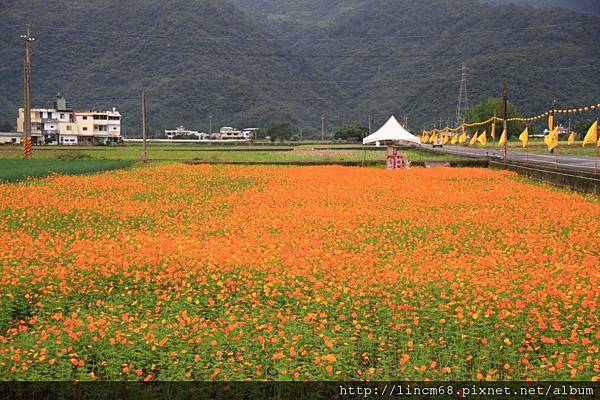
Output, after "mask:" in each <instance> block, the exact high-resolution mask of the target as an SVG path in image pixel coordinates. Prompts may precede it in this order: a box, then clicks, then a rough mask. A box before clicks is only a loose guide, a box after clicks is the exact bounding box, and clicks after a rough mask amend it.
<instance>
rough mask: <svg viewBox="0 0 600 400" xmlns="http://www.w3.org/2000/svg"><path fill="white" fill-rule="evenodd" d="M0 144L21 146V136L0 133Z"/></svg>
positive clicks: (14, 133)
mask: <svg viewBox="0 0 600 400" xmlns="http://www.w3.org/2000/svg"><path fill="white" fill-rule="evenodd" d="M0 144H21V134H20V133H17V132H0Z"/></svg>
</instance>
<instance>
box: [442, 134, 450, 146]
mask: <svg viewBox="0 0 600 400" xmlns="http://www.w3.org/2000/svg"><path fill="white" fill-rule="evenodd" d="M449 140H450V138H448V133H447V132H446V134H445V135H444V138H443V139H442V144H443V145H446V144H448V141H449Z"/></svg>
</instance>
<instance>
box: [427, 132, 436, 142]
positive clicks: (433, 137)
mask: <svg viewBox="0 0 600 400" xmlns="http://www.w3.org/2000/svg"><path fill="white" fill-rule="evenodd" d="M437 138H438V133H437V131H433V135H431V137H430V138H429V143H435V142H437Z"/></svg>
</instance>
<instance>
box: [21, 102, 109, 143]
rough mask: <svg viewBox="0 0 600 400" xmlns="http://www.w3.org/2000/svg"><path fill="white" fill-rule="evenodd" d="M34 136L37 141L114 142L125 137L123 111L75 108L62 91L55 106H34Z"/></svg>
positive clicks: (22, 124) (22, 120) (32, 128)
mask: <svg viewBox="0 0 600 400" xmlns="http://www.w3.org/2000/svg"><path fill="white" fill-rule="evenodd" d="M24 115H25V113H24V110H23V108H19V116H18V118H17V131H18V132H20V133H22V132H24V131H25V129H24V124H25V117H24ZM31 137H32V140H33V143H34V144H66V145H76V144H80V145H81V144H83V145H85V144H87V145H93V144H110V143H118V142H120V141H121V114H120V113H119V112H118V111H117V110H116V109H115V108H114V107H113V109H112V110H109V111H96V110H73V108H72V106H71V104H70V103H69V102H68V101H67V100H66V99H65V98H64V97H62V96H60V95H58V96H57V97H56V100H55V101H54V108H32V109H31Z"/></svg>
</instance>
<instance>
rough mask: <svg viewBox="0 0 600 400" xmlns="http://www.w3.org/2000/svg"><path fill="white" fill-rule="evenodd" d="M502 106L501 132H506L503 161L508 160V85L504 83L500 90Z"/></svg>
mask: <svg viewBox="0 0 600 400" xmlns="http://www.w3.org/2000/svg"><path fill="white" fill-rule="evenodd" d="M502 104H503V113H502V114H503V117H504V123H503V124H502V125H503V132H506V142H504V160H505V161H506V160H507V159H508V138H509V135H508V85H507V84H506V83H505V84H504V88H503V90H502Z"/></svg>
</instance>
